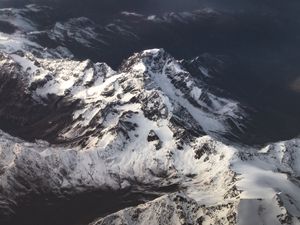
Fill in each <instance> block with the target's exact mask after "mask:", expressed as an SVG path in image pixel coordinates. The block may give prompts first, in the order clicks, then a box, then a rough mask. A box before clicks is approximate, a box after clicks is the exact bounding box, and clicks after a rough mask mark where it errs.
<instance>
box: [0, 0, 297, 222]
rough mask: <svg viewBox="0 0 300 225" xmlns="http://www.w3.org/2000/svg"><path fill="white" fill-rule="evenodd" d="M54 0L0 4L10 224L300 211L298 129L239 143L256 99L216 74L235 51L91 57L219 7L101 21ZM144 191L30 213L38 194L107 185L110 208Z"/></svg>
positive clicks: (2, 133) (2, 205) (2, 189)
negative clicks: (57, 17) (64, 12)
mask: <svg viewBox="0 0 300 225" xmlns="http://www.w3.org/2000/svg"><path fill="white" fill-rule="evenodd" d="M49 13H50V14H51V13H52V9H51V8H48V7H40V6H37V5H29V6H27V7H26V8H25V9H1V10H0V28H1V29H0V30H1V32H0V129H1V130H0V221H1V224H31V225H32V224H41V223H42V224H89V223H91V224H94V225H95V224H130V225H132V224H153V225H154V224H161V225H165V224H170V225H174V224H240V225H252V224H254V223H256V224H266V225H273V224H295V225H296V224H300V221H299V220H300V219H299V218H300V196H299V193H300V183H299V177H300V168H299V165H298V164H299V160H300V155H299V154H300V153H299V149H300V140H298V139H293V140H290V141H285V142H278V143H274V144H268V145H267V146H266V147H257V146H249V145H244V144H243V138H245V135H246V136H247V135H248V133H247V128H248V126H249V124H250V123H251V120H252V113H253V109H252V107H250V106H249V105H247V104H246V103H244V102H240V98H238V97H234V96H233V95H232V93H230V92H229V91H228V89H226V88H224V85H220V83H222V81H223V78H222V79H221V77H218V76H220V74H221V73H222V71H223V68H224V67H226V65H225V64H226V60H223V59H222V57H214V56H212V55H210V54H203V55H201V56H198V57H196V58H194V59H192V60H182V59H176V58H174V57H173V56H172V55H171V54H169V53H168V52H167V51H165V50H164V49H150V50H143V51H140V52H137V53H135V54H132V55H131V56H129V57H128V58H127V57H126V58H124V61H123V63H122V65H121V66H119V67H117V68H115V67H114V69H113V68H111V67H110V66H109V65H108V64H106V63H104V62H94V61H92V60H89V59H87V60H83V59H82V58H84V57H85V56H86V55H90V54H89V51H92V52H94V51H95V50H96V51H101V50H103V51H104V52H105V51H106V50H107V49H109V47H111V46H112V45H113V44H114V43H116V42H117V41H118V40H120V41H121V40H127V41H129V42H130V41H133V43H136V42H135V41H136V40H137V42H138V40H141V39H142V40H143V38H142V37H141V35H140V33H138V32H136V29H134V27H130V26H129V25H128V24H131V23H134V21H140V20H142V21H144V22H145V23H148V24H151V26H152V25H153V26H154V24H159V25H158V26H160V27H161V26H162V27H166V26H169V25H170V24H171V26H172V24H173V23H180V24H186V23H197V21H199V20H201V21H202V20H204V21H211V19H212V18H215V17H216V16H217V15H218V13H217V12H215V11H212V10H201V11H195V12H193V13H169V14H165V15H163V16H156V15H152V16H144V15H140V14H137V13H132V12H123V13H122V16H124V17H125V19H123V20H114V23H110V24H106V25H99V24H97V23H95V22H93V21H91V20H90V19H88V18H85V17H80V18H69V19H68V20H65V21H53V18H52V16H49ZM136 18H138V19H136ZM222 18H223V16H222ZM128 20H129V21H132V22H131V23H127V22H126V21H128ZM174 21H175V22H174ZM213 21H215V20H214V19H213ZM166 24H169V25H166ZM155 26H156V25H155ZM126 43H128V42H126ZM74 49H77V51H75V52H74ZM83 52H84V53H85V55H84V56H80V53H83ZM91 55H93V54H91ZM136 193H139V197H137V198H138V199H137V200H136V201H133V203H132V202H131V203H127V202H126V200H123V202H118V203H116V204H119V205H118V206H113V207H111V208H107V209H106V210H102V211H101V210H100V211H99V212H98V211H97V213H98V214H97V213H95V214H94V215H92V216H86V215H76V216H75V214H80V211H81V210H79V211H76V212H75V211H74V212H73V215H72V216H69V217H68V216H65V217H64V218H63V217H62V218H57V220H54V221H55V222H52V221H51V220H52V219H53V218H50V217H55V212H54V213H53V214H51V213H50V214H48V218H47V216H45V215H47V213H46V214H45V215H43V214H42V215H38V214H39V213H36V214H37V215H34V213H32V212H31V213H30V210H31V209H30V207H31V204H32V205H34V204H36V202H39V203H41V202H42V203H41V206H42V207H45V208H47V207H48V205H54V206H53V207H54V208H55V207H56V205H55V203H56V202H57V201H58V200H60V201H68V200H69V199H76V197H78V196H81V195H84V194H87V195H90V196H97V195H99V194H100V195H101V197H99V203H98V202H97V204H95V205H94V206H93V207H94V208H97V207H99V208H102V207H103V205H106V204H109V203H108V202H109V201H112V202H115V201H116V200H118V199H119V197H120V196H122V197H128V196H131V198H133V196H135V194H136ZM106 195H107V196H109V197H110V199H107V198H106ZM148 195H151V196H152V197H151V198H150V199H149V198H147V197H146V196H148ZM95 198H96V197H95ZM120 199H122V198H120ZM123 199H126V198H123ZM28 203H29V204H28ZM75 203H76V204H80V203H79V201H77V202H76V201H75ZM129 206H131V207H129ZM84 207H88V206H82V208H84ZM28 208H29V209H28ZM63 210H65V211H66V215H68V214H67V211H68V210H69V211H72V208H70V209H63ZM82 211H83V212H85V211H84V210H83V209H82ZM82 211H81V213H82ZM28 212H29V213H28ZM38 212H39V211H38ZM71 213H72V212H71ZM24 214H25V216H24ZM45 217H46V218H47V220H49V222H46V221H45ZM71 217H76V219H75V221H74V220H73V221H72V220H71ZM80 217H81V218H84V219H82V221H80V222H79V221H77V219H78V220H79V218H80Z"/></svg>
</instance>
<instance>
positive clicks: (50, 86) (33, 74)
mask: <svg viewBox="0 0 300 225" xmlns="http://www.w3.org/2000/svg"><path fill="white" fill-rule="evenodd" d="M1 64H2V67H3V73H5V71H8V70H9V71H10V73H12V74H14V73H22V77H20V76H19V78H18V79H21V80H22V81H21V82H22V83H23V85H24V91H25V92H26V93H27V94H29V95H30V96H31V98H32V99H33V101H35V102H36V103H35V104H36V105H38V104H40V105H51V104H52V103H51V101H53V100H51V99H53V97H51V96H55V99H58V98H63V99H64V101H65V102H66V103H62V104H67V103H69V104H71V103H75V102H78V103H79V105H78V106H77V107H74V108H71V110H72V111H73V119H72V121H70V122H67V123H65V125H64V127H63V129H61V130H60V131H59V133H58V134H57V137H58V138H59V139H62V140H75V139H77V138H80V139H81V140H80V141H83V137H84V139H85V140H84V141H83V143H82V142H81V143H82V144H83V145H89V143H92V142H98V141H101V139H99V136H100V137H101V136H102V135H104V134H106V133H107V132H112V130H114V129H115V127H116V126H121V128H122V126H123V124H122V123H121V121H124V122H126V123H127V119H126V117H128V116H129V117H132V116H133V115H134V114H135V113H141V112H143V113H144V115H145V117H146V118H147V119H150V120H152V121H155V122H156V123H157V124H158V126H161V125H160V124H165V125H166V126H169V127H170V128H171V129H173V131H174V132H175V135H177V138H178V139H179V138H180V137H182V136H184V135H185V136H186V138H188V139H189V138H191V137H197V136H199V135H201V134H211V135H213V136H217V137H222V136H223V135H226V137H229V136H232V137H236V136H237V135H238V134H239V132H243V124H244V123H245V122H246V114H245V112H244V110H243V109H242V108H241V107H240V106H239V104H238V103H237V102H235V101H234V100H229V99H225V98H223V97H218V96H215V95H214V94H212V93H210V92H209V90H208V89H207V88H206V87H205V85H204V84H203V82H202V81H201V80H200V79H198V78H195V77H193V76H191V75H190V74H189V73H188V72H187V71H186V70H185V69H184V67H183V66H182V65H181V64H180V62H179V61H177V60H175V59H174V58H173V57H172V56H170V55H169V54H168V53H166V52H165V51H164V50H161V49H155V50H147V51H144V52H142V53H138V54H136V55H134V56H132V57H130V58H129V59H128V60H127V61H126V62H125V63H124V64H123V66H122V67H121V69H120V70H119V71H117V72H115V71H113V70H112V69H111V68H109V67H108V66H107V65H106V64H105V63H96V64H94V63H92V62H91V61H89V60H86V61H82V62H81V61H74V60H70V59H42V58H36V57H34V56H33V55H32V54H29V53H26V54H18V53H14V54H9V55H7V54H4V55H3V60H2V62H1ZM9 64H10V65H11V66H9ZM4 65H5V66H7V67H8V68H6V67H5V66H4ZM4 68H6V69H5V70H4ZM8 95H9V94H8ZM182 115H184V117H183V116H182ZM232 122H233V123H232ZM49 123H50V127H51V121H49ZM120 123H121V124H120ZM130 123H131V124H134V121H132V122H130ZM48 125H49V124H48ZM53 126H55V124H53ZM237 127H238V132H237V131H236V128H237ZM121 128H120V129H121ZM180 130H182V132H181V131H180ZM187 130H188V131H189V132H187ZM181 133H182V134H181ZM85 134H87V135H85ZM182 141H183V142H187V141H188V140H182ZM182 141H181V142H182Z"/></svg>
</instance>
